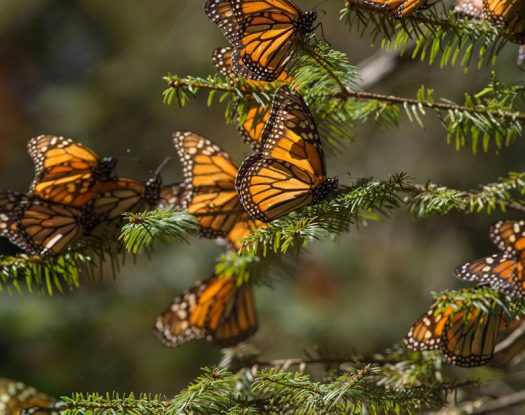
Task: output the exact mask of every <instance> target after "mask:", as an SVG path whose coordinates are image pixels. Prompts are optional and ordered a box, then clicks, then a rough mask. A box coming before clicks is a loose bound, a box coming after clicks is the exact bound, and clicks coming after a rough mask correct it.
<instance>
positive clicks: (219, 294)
mask: <svg viewBox="0 0 525 415" xmlns="http://www.w3.org/2000/svg"><path fill="white" fill-rule="evenodd" d="M256 330H257V316H256V312H255V304H254V299H253V288H252V286H251V284H244V285H242V286H241V287H238V286H237V285H236V281H235V279H234V278H219V277H217V276H215V275H214V276H212V277H210V278H208V279H207V280H205V281H204V282H202V283H199V284H197V285H196V286H194V287H193V288H192V289H191V290H189V291H187V292H186V293H184V294H182V295H180V296H179V297H177V298H176V299H175V300H174V302H173V304H172V305H171V306H170V307H169V308H168V309H167V310H166V311H164V313H162V314H161V315H160V316H159V317H158V318H157V321H156V324H155V329H154V332H155V334H156V335H157V336H158V337H159V338H160V339H161V341H162V342H163V343H164V344H165V345H167V346H178V345H180V344H183V343H185V342H188V341H190V340H195V339H202V338H205V339H207V340H210V341H214V342H215V343H218V344H220V345H222V346H231V345H234V344H237V343H239V342H241V341H243V340H245V339H246V338H248V337H249V336H251V335H252V334H253V333H254V332H255V331H256Z"/></svg>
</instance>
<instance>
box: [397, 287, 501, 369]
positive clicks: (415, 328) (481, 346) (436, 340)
mask: <svg viewBox="0 0 525 415" xmlns="http://www.w3.org/2000/svg"><path fill="white" fill-rule="evenodd" d="M442 301H446V297H445V298H440V299H438V300H437V301H436V303H435V304H434V305H433V306H432V307H431V308H430V309H429V311H428V312H427V313H425V314H424V315H423V316H422V317H421V318H420V319H419V320H417V321H416V322H415V323H414V324H413V325H412V327H411V328H410V330H409V332H408V334H407V335H406V337H405V340H404V343H405V346H406V347H407V349H409V350H414V351H429V350H440V351H441V352H442V353H443V357H444V359H445V361H446V362H447V363H448V364H451V365H455V366H462V367H473V366H482V365H485V364H487V363H489V362H490V361H491V359H492V356H493V354H494V348H495V345H496V342H497V340H498V338H499V336H501V333H502V332H505V331H506V330H507V328H508V319H507V318H506V315H505V314H504V312H503V311H502V309H501V308H500V307H496V308H495V309H493V310H491V311H490V313H486V312H485V311H482V310H481V309H479V308H474V307H472V308H468V307H466V306H465V305H464V304H463V302H462V301H460V300H458V301H456V302H455V303H451V304H450V305H448V306H447V307H445V308H444V310H441V311H440V308H443V307H442V306H441V305H440V303H441V302H442Z"/></svg>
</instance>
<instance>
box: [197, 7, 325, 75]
mask: <svg viewBox="0 0 525 415" xmlns="http://www.w3.org/2000/svg"><path fill="white" fill-rule="evenodd" d="M204 11H205V13H206V15H207V16H208V17H209V18H210V19H211V20H212V21H213V22H214V23H216V24H217V25H218V26H219V28H220V29H221V31H222V32H223V34H224V36H225V37H226V38H227V39H228V41H229V42H230V44H231V46H232V48H233V52H232V59H231V65H232V68H233V71H234V72H235V74H236V75H238V76H241V77H243V78H246V79H253V80H258V81H275V80H276V79H277V78H278V77H279V76H280V75H281V73H282V72H283V71H284V70H285V69H286V67H287V66H288V64H289V63H290V61H291V59H292V57H293V55H294V54H295V52H296V51H297V49H298V47H299V45H300V43H301V42H302V41H303V40H304V37H305V36H306V35H307V34H309V33H311V32H312V31H313V24H314V22H315V20H316V18H317V14H316V12H315V11H313V10H311V11H307V12H303V11H301V10H300V9H299V8H298V7H297V6H295V5H294V4H293V3H292V1H290V0H207V1H206V3H205V5H204Z"/></svg>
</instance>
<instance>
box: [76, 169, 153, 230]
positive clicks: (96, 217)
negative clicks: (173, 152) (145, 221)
mask: <svg viewBox="0 0 525 415" xmlns="http://www.w3.org/2000/svg"><path fill="white" fill-rule="evenodd" d="M161 185H162V180H161V178H160V176H159V175H158V174H156V175H155V176H153V177H151V178H150V179H148V180H147V181H146V182H145V183H143V182H141V181H139V180H134V179H124V178H123V179H118V180H113V181H108V182H101V183H97V184H95V185H94V186H93V188H92V192H93V193H94V194H96V196H95V197H94V198H93V199H92V200H91V201H90V203H89V204H88V205H87V207H86V216H87V220H88V221H89V226H88V231H93V232H95V233H96V232H97V231H100V230H102V229H108V225H109V227H110V228H115V227H119V226H120V225H121V224H122V214H123V213H125V212H140V211H142V210H146V209H148V208H151V207H154V206H157V204H158V203H159V199H160V191H161Z"/></svg>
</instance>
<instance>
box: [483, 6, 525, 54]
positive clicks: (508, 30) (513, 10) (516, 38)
mask: <svg viewBox="0 0 525 415" xmlns="http://www.w3.org/2000/svg"><path fill="white" fill-rule="evenodd" d="M483 13H484V15H485V17H486V18H487V19H489V20H490V21H491V22H492V23H494V24H496V25H498V26H501V28H502V33H503V34H504V35H505V36H507V37H508V38H509V39H510V40H511V41H512V42H516V43H520V44H522V43H525V2H523V0H483Z"/></svg>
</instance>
